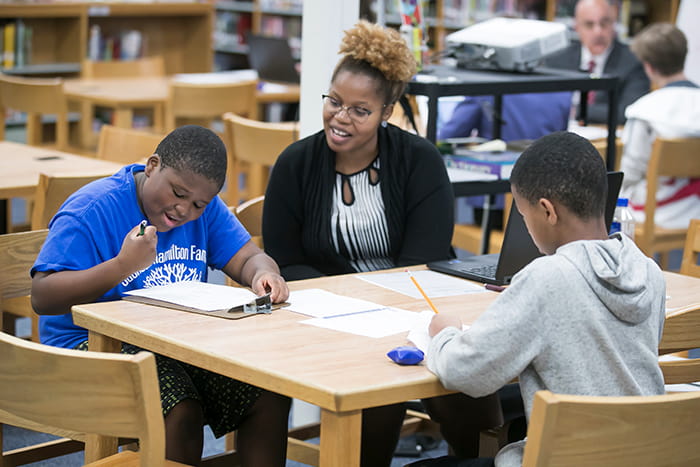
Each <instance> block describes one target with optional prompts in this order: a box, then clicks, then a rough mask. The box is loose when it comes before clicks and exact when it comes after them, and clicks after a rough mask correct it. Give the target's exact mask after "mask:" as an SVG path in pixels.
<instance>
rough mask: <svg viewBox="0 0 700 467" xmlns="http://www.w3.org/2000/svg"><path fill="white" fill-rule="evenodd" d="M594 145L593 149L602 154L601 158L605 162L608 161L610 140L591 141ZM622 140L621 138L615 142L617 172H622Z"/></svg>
mask: <svg viewBox="0 0 700 467" xmlns="http://www.w3.org/2000/svg"><path fill="white" fill-rule="evenodd" d="M591 143H592V144H593V147H594V148H596V149H597V150H598V152H599V153H600V157H602V158H603V160H604V161H605V160H607V157H608V140H607V139H598V140H594V141H591ZM622 149H623V146H622V140H621V139H620V138H617V139H616V140H615V170H620V160H621V159H622Z"/></svg>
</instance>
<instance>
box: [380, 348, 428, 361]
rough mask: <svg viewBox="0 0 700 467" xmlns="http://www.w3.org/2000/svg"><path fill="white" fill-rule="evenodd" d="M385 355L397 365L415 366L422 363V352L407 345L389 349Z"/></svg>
mask: <svg viewBox="0 0 700 467" xmlns="http://www.w3.org/2000/svg"><path fill="white" fill-rule="evenodd" d="M386 355H387V357H389V358H390V359H391V360H392V361H394V362H396V363H398V364H399V365H415V364H417V363H420V362H422V361H423V357H424V355H423V351H422V350H420V349H418V348H416V347H411V346H408V345H402V346H400V347H396V348H395V349H391V350H390V351H389V353H387V354H386Z"/></svg>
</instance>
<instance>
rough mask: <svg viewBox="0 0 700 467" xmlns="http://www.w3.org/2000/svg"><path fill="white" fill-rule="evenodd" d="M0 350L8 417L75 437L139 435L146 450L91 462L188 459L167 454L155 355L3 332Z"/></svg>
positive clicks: (9, 457) (9, 458)
mask: <svg viewBox="0 0 700 467" xmlns="http://www.w3.org/2000/svg"><path fill="white" fill-rule="evenodd" d="M0 354H2V355H3V358H2V359H1V360H0V421H2V422H3V423H9V424H12V425H14V426H19V427H22V428H27V429H31V430H40V431H43V432H46V433H53V434H57V435H59V436H66V435H69V436H70V437H71V438H74V439H83V440H84V439H85V438H86V437H87V436H90V434H93V433H95V434H103V435H110V436H117V437H123V438H136V439H138V440H139V447H140V450H139V453H136V452H133V451H123V452H121V453H118V454H115V455H113V456H110V457H108V458H104V459H101V460H98V461H96V462H95V463H93V464H88V465H94V466H112V465H113V466H117V465H119V466H130V465H133V466H139V465H140V466H144V467H145V466H155V467H159V466H179V465H183V464H179V463H176V462H171V461H166V460H165V426H164V422H163V413H162V411H161V404H160V391H159V389H158V377H157V374H156V365H155V357H154V355H153V354H152V353H150V352H141V353H139V354H138V355H122V354H107V353H98V352H82V351H79V350H70V349H61V348H56V347H50V346H45V345H41V344H36V343H33V342H26V341H23V340H21V339H17V338H15V337H13V336H10V335H7V334H4V333H0ZM115 447H116V446H115ZM3 457H4V458H5V459H4V461H5V462H7V463H8V464H9V465H15V464H16V463H15V461H16V459H15V458H17V459H19V457H18V456H15V455H14V454H10V453H5V454H4V455H3ZM86 457H87V456H86ZM21 461H22V462H26V460H24V459H22V460H21Z"/></svg>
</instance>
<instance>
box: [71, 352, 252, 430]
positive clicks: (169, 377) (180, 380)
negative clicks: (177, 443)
mask: <svg viewBox="0 0 700 467" xmlns="http://www.w3.org/2000/svg"><path fill="white" fill-rule="evenodd" d="M75 348H76V349H77V350H88V343H87V341H85V342H82V343H80V344H78V345H77V346H76V347H75ZM142 350H143V349H141V348H139V347H136V346H135V345H131V344H122V353H125V354H132V355H133V354H136V353H138V352H140V351H142ZM155 356H156V368H157V370H158V382H159V384H160V399H161V404H162V407H163V416H166V415H167V414H168V412H170V410H171V409H172V408H173V407H175V406H176V405H177V404H179V403H180V402H182V401H183V400H185V399H194V400H197V401H199V403H200V404H201V405H202V408H203V410H204V420H205V422H206V423H207V424H209V426H210V427H211V430H212V431H213V432H214V435H215V436H216V437H219V436H223V435H225V434H226V433H230V432H231V431H234V430H235V429H236V428H238V425H240V423H241V421H242V420H243V418H245V414H246V413H247V412H248V410H249V409H250V407H251V406H252V405H253V404H254V403H255V401H256V400H257V399H258V397H259V396H260V394H261V393H262V390H261V389H260V388H258V387H256V386H251V385H250V384H246V383H243V382H241V381H237V380H235V379H231V378H228V377H226V376H222V375H219V374H217V373H213V372H211V371H207V370H203V369H201V368H197V367H196V366H192V365H188V364H187V363H183V362H179V361H177V360H173V359H172V358H168V357H164V356H162V355H158V354H155Z"/></svg>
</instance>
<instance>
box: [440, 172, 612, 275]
mask: <svg viewBox="0 0 700 467" xmlns="http://www.w3.org/2000/svg"><path fill="white" fill-rule="evenodd" d="M620 185H622V172H608V198H607V200H606V203H605V226H606V228H607V229H608V230H610V224H611V223H612V217H613V214H614V212H615V205H616V204H617V196H618V194H619V193H620ZM539 256H542V253H540V252H539V250H538V249H537V247H536V246H535V243H534V242H533V241H532V238H531V237H530V234H529V233H528V231H527V227H526V226H525V221H524V220H523V216H522V215H521V214H520V212H518V210H517V209H516V208H515V207H514V206H513V207H512V208H511V210H510V216H508V223H507V224H506V230H505V233H504V235H503V245H502V246H501V252H500V253H496V254H491V255H476V256H472V257H469V258H465V259H449V260H441V261H432V262H430V263H428V264H427V266H428V268H429V269H432V270H433V271H437V272H443V273H445V274H451V275H453V276H459V277H463V278H464V279H469V280H473V281H477V282H483V283H486V284H495V285H507V284H509V283H510V280H511V279H512V278H513V276H514V275H515V273H517V272H518V271H520V270H521V269H522V268H524V267H525V266H527V265H528V264H529V263H530V261H532V260H533V259H535V258H537V257H539Z"/></svg>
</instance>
